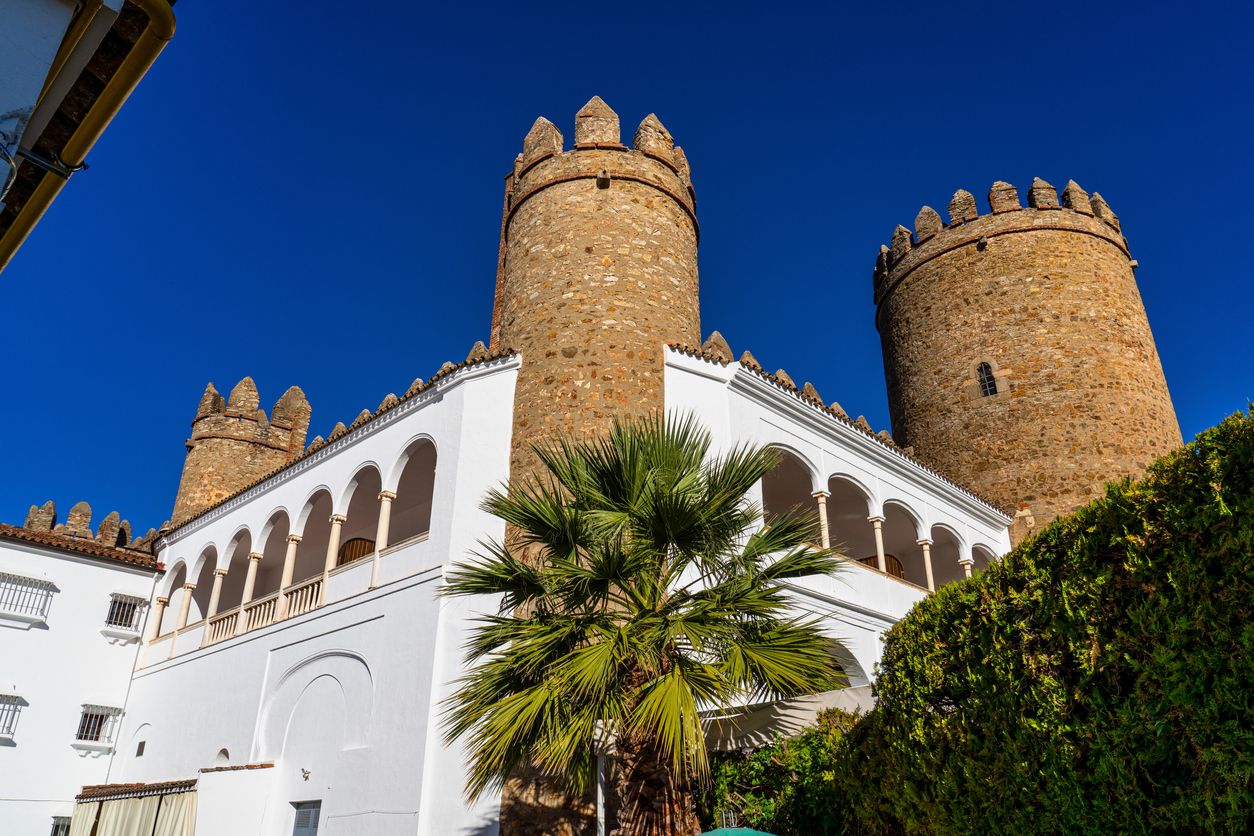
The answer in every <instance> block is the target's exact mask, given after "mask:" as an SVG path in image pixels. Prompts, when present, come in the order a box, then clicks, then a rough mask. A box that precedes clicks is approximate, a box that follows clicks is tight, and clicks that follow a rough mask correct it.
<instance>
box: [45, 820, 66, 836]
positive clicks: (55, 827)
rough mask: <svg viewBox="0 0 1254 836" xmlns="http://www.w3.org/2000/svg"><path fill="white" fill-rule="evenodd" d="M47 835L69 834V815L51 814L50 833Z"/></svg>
mask: <svg viewBox="0 0 1254 836" xmlns="http://www.w3.org/2000/svg"><path fill="white" fill-rule="evenodd" d="M49 836H70V817H69V816H53V817H52V833H50V834H49Z"/></svg>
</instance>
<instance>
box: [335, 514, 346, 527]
mask: <svg viewBox="0 0 1254 836" xmlns="http://www.w3.org/2000/svg"><path fill="white" fill-rule="evenodd" d="M346 522H348V517H346V516H344V515H343V514H332V515H331V525H343V524H344V523H346Z"/></svg>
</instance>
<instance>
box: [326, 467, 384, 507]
mask: <svg viewBox="0 0 1254 836" xmlns="http://www.w3.org/2000/svg"><path fill="white" fill-rule="evenodd" d="M382 470H383V469H382V468H381V467H379V465H377V464H375V463H374V462H373V461H364V462H362V463H361V464H359V465H357V469H356V470H355V471H353V475H352V476H351V477H350V478H349V480H348V484H346V485H345V486H344V491H343V493H341V494H340V501H339V502H337V503H335V507H336V508H343V509H344V510H343V511H342V512H341V513H344V514H347V513H348V506H349V505H350V504H351V503H352V501H353V497H354V496H355V495H356V493H357V489H358V488H359V487H361V485H362V480H363V479H369V478H370V472H371V471H373V473H374V478H375V479H377V480H378V482H379V490H383V479H382V477H380V476H379V474H380V473H381V472H382Z"/></svg>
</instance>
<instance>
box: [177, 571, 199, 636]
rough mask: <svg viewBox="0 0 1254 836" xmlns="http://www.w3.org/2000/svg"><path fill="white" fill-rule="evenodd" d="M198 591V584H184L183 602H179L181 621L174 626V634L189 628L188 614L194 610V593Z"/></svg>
mask: <svg viewBox="0 0 1254 836" xmlns="http://www.w3.org/2000/svg"><path fill="white" fill-rule="evenodd" d="M195 591H196V584H194V583H185V584H183V600H182V601H180V602H179V620H178V623H177V624H175V625H174V632H176V633H177V632H178V631H179V630H182V629H183V628H184V627H186V626H187V614H188V613H189V612H191V610H192V593H193V592H195Z"/></svg>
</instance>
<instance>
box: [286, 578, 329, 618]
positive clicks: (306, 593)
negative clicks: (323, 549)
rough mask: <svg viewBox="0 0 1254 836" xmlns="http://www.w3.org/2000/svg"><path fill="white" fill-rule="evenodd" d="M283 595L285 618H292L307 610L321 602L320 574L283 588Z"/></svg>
mask: <svg viewBox="0 0 1254 836" xmlns="http://www.w3.org/2000/svg"><path fill="white" fill-rule="evenodd" d="M283 595H284V597H285V598H286V599H287V614H286V616H285V617H286V618H294V617H295V616H298V615H303V614H304V613H307V612H309V611H310V610H312V609H313V608H314V607H316V606H318V605H319V604H320V603H321V598H322V575H314V576H313V577H312V578H309V579H307V580H303V581H301V582H300V583H294V584H292V585H291V586H289V587H288V588H287V589H285V590H283Z"/></svg>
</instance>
